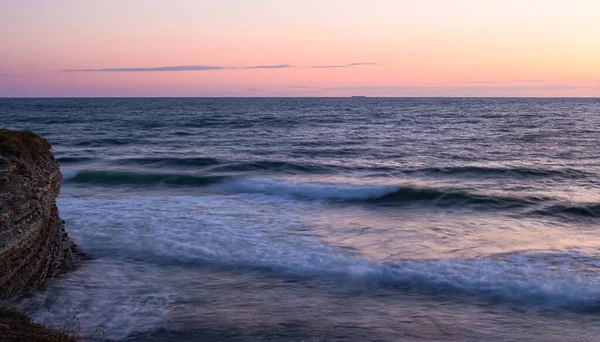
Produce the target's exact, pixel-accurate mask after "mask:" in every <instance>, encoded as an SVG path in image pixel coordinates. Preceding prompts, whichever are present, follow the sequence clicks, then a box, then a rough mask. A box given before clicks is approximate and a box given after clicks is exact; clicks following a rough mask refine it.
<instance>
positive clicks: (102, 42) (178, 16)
mask: <svg viewBox="0 0 600 342" xmlns="http://www.w3.org/2000/svg"><path fill="white" fill-rule="evenodd" d="M599 22H600V1H598V0H569V1H566V0H518V1H517V0H245V1H244V0H218V1H217V0H210V1H208V0H160V1H159V0H102V1H93V0H0V97H47V96H48V97H79V96H91V97H96V96H99V97H113V96H125V97H127V96H192V97H196V96H209V97H212V96H251V97H254V96H352V95H366V96H559V97H562V96H565V97H567V96H568V97H571V96H572V97H580V96H584V97H600V24H599Z"/></svg>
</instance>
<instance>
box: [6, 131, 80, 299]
mask: <svg viewBox="0 0 600 342" xmlns="http://www.w3.org/2000/svg"><path fill="white" fill-rule="evenodd" d="M50 147H51V146H50V143H49V142H48V141H47V140H45V139H44V138H41V137H40V136H38V135H36V134H34V133H31V132H27V131H9V130H1V129H0V298H7V297H10V296H14V295H17V294H19V293H20V292H22V291H23V290H25V289H27V288H28V287H31V286H34V285H36V284H39V283H40V282H42V281H43V280H44V279H46V278H50V277H54V276H56V275H58V274H60V273H62V272H65V271H66V270H68V269H69V268H71V267H73V266H74V265H75V262H76V260H77V255H78V254H77V249H76V246H75V245H74V244H73V243H72V242H71V241H70V240H69V238H68V236H67V233H66V232H65V228H64V221H62V220H61V219H60V217H59V216H58V209H57V207H56V203H55V200H56V197H57V196H58V193H59V189H60V186H61V184H62V175H61V173H60V169H59V166H58V164H57V162H56V160H55V159H54V156H53V155H52V153H51V152H50Z"/></svg>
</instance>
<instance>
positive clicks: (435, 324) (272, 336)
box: [0, 98, 600, 341]
mask: <svg viewBox="0 0 600 342" xmlns="http://www.w3.org/2000/svg"><path fill="white" fill-rule="evenodd" d="M0 126H2V127H6V128H10V129H28V130H32V131H34V132H36V133H39V134H41V135H43V136H45V137H46V138H48V139H49V140H50V141H51V143H52V144H53V151H54V153H55V155H56V157H57V159H58V161H59V163H60V165H61V169H62V171H63V174H64V178H65V183H64V185H63V188H62V192H61V195H60V197H59V199H58V206H59V210H60V215H61V216H62V217H63V219H65V220H66V225H67V229H68V232H69V235H70V236H71V238H72V239H73V240H74V241H75V242H76V243H77V244H78V245H79V246H80V247H81V248H82V249H83V251H84V252H85V253H87V254H88V255H89V257H90V259H89V260H85V261H84V262H83V263H82V265H81V266H80V267H79V268H78V269H76V270H75V271H73V272H71V273H69V274H67V275H64V276H62V277H60V278H58V279H54V280H51V281H49V282H48V283H47V284H45V285H44V286H43V287H41V288H39V289H36V290H35V291H33V292H32V293H31V294H28V295H26V296H23V297H21V298H18V299H16V300H15V301H13V302H14V303H16V304H18V305H19V306H21V307H24V308H25V309H26V310H27V311H28V312H29V313H31V315H32V316H33V317H34V318H35V319H36V320H37V321H39V322H44V323H46V324H47V325H49V326H57V325H59V324H60V325H61V326H65V325H69V324H72V322H73V320H74V319H73V317H76V320H75V322H76V323H77V324H80V325H81V332H82V333H83V334H84V335H85V336H87V337H91V336H98V335H99V334H100V332H104V335H100V336H103V337H104V338H106V339H110V340H117V341H213V340H214V341H600V277H599V276H600V249H599V247H600V227H599V225H598V224H599V223H600V191H599V189H600V100H599V99H442V98H440V99H393V98H366V99H341V98H331V99H326V98H323V99H278V98H260V99H259V98H256V99H192V98H185V99H0Z"/></svg>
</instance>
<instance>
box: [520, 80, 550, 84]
mask: <svg viewBox="0 0 600 342" xmlns="http://www.w3.org/2000/svg"><path fill="white" fill-rule="evenodd" d="M513 82H519V83H541V82H546V80H516V81H513Z"/></svg>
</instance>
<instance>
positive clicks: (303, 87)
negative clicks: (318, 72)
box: [288, 85, 310, 89]
mask: <svg viewBox="0 0 600 342" xmlns="http://www.w3.org/2000/svg"><path fill="white" fill-rule="evenodd" d="M288 87H290V88H295V89H306V88H310V87H309V86H303V85H291V86H288Z"/></svg>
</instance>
